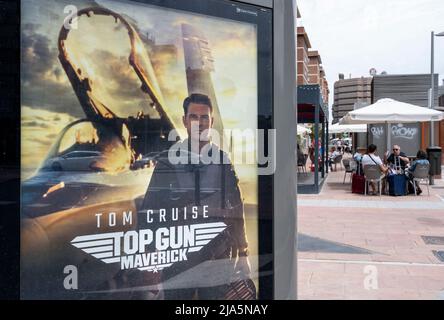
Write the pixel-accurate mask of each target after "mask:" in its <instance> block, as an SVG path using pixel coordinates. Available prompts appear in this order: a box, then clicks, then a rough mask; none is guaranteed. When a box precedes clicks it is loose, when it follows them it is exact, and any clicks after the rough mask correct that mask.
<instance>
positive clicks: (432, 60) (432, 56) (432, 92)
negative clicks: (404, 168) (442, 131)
mask: <svg viewBox="0 0 444 320" xmlns="http://www.w3.org/2000/svg"><path fill="white" fill-rule="evenodd" d="M430 49H431V50H430V51H431V52H430V76H431V77H430V78H431V82H432V83H431V89H430V102H429V107H430V108H431V109H433V107H434V104H435V99H434V98H435V76H434V73H435V70H434V69H435V32H434V31H432V39H431V48H430ZM434 126H435V124H434V123H433V121H430V140H429V143H430V146H431V147H433V146H434V145H435V128H434ZM434 184H435V182H434V179H433V175H430V176H429V185H434Z"/></svg>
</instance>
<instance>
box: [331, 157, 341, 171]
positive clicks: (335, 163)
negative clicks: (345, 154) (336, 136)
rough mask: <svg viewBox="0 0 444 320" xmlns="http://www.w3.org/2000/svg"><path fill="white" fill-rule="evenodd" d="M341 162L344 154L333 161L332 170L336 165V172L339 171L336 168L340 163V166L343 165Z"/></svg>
mask: <svg viewBox="0 0 444 320" xmlns="http://www.w3.org/2000/svg"><path fill="white" fill-rule="evenodd" d="M341 161H342V154H341V155H339V156H337V157H335V158H334V159H333V163H332V168H333V165H334V166H335V171H337V170H338V169H337V167H336V166H337V165H338V163H339V165H341ZM341 167H342V165H341Z"/></svg>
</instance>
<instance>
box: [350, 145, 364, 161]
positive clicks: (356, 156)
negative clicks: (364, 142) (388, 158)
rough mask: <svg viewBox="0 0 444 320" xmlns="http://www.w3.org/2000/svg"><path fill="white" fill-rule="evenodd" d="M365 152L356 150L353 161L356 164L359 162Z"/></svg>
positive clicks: (359, 149)
mask: <svg viewBox="0 0 444 320" xmlns="http://www.w3.org/2000/svg"><path fill="white" fill-rule="evenodd" d="M365 151H367V149H366V148H357V149H356V152H355V154H354V155H353V159H355V161H358V162H359V161H361V160H362V157H363V156H364V154H365Z"/></svg>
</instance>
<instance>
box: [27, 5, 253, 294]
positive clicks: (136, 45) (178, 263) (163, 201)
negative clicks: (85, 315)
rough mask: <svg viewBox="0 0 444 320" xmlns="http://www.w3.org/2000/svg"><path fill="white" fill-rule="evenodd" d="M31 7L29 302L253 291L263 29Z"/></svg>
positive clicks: (94, 8) (102, 9) (157, 8)
mask: <svg viewBox="0 0 444 320" xmlns="http://www.w3.org/2000/svg"><path fill="white" fill-rule="evenodd" d="M147 2H150V1H147ZM21 3H22V9H21V14H22V16H21V42H22V47H21V61H22V64H21V168H22V171H21V295H22V298H24V299H48V298H51V299H150V300H155V299H157V300H162V299H255V298H256V297H257V294H258V292H259V290H260V287H259V282H258V239H257V238H258V222H257V221H258V196H257V195H258V174H257V165H256V163H254V162H249V161H247V160H248V159H249V158H251V157H252V156H254V154H255V152H256V145H255V137H254V136H253V135H244V136H243V137H242V139H238V138H236V135H235V134H233V132H234V131H236V130H238V129H242V130H244V129H249V130H256V129H257V119H258V118H257V117H258V115H257V110H258V79H257V77H258V75H257V74H258V70H257V69H258V52H257V37H258V35H257V28H256V26H255V25H254V24H251V23H245V22H240V21H235V20H230V19H225V18H219V17H216V16H214V15H213V16H210V15H203V14H197V13H193V12H191V11H186V10H176V9H174V8H166V7H162V6H161V5H153V4H149V3H142V2H134V1H105V0H96V1H87V0H85V1H64V0H57V1H54V0H51V1H46V0H44V1H42V0H24V1H22V2H21ZM156 3H157V4H159V3H160V4H161V3H162V1H160V2H159V1H156ZM196 137H197V138H198V139H197V140H196V139H195V138H196ZM235 154H237V155H238V158H239V159H244V161H235V159H234V158H235V157H234V156H233V155H235ZM239 155H240V156H239Z"/></svg>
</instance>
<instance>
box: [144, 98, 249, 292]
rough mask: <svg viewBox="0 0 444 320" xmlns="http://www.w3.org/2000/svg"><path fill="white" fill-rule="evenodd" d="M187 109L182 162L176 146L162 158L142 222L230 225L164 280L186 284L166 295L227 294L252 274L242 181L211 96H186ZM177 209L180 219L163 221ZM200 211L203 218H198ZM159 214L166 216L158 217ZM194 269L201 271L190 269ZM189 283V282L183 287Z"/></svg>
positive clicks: (175, 266) (179, 147)
mask: <svg viewBox="0 0 444 320" xmlns="http://www.w3.org/2000/svg"><path fill="white" fill-rule="evenodd" d="M183 110H184V116H183V124H184V126H185V128H186V129H187V134H188V138H187V139H185V140H184V141H179V142H178V143H176V144H175V145H174V149H173V150H176V151H180V157H179V159H180V160H181V161H179V163H172V162H171V161H170V160H171V155H172V154H176V155H177V152H176V151H173V152H172V151H171V150H172V149H170V150H169V151H165V152H163V153H161V154H160V156H159V157H157V159H156V160H157V165H156V167H155V169H154V172H153V175H152V177H151V180H150V184H149V187H148V190H147V192H146V194H145V198H144V201H143V204H142V206H141V209H140V210H138V212H139V214H141V218H140V221H141V223H140V226H141V228H150V229H154V227H155V228H157V229H159V228H164V229H165V228H167V229H168V228H171V227H174V226H186V227H192V226H194V225H198V224H199V225H205V224H209V225H211V224H213V225H214V223H217V224H218V225H219V226H220V224H221V223H223V224H225V225H226V226H227V227H226V229H225V230H224V231H223V232H222V233H220V234H219V235H218V236H217V238H214V239H213V240H211V241H208V242H209V243H208V244H206V245H203V248H202V249H200V250H198V251H197V250H195V251H193V252H191V251H188V253H187V259H186V260H187V261H182V262H176V263H175V264H173V265H172V266H170V267H167V268H165V269H164V270H163V271H162V282H163V283H165V282H166V281H167V280H168V279H172V278H173V279H174V280H175V283H177V284H178V285H179V286H180V285H181V284H182V287H180V288H177V287H172V288H168V287H164V296H165V299H171V300H187V299H192V298H194V297H197V298H198V299H205V300H213V299H217V300H219V299H224V297H225V294H226V292H227V290H228V289H229V284H230V283H231V280H232V279H233V277H235V276H237V275H241V277H244V278H249V275H250V264H249V260H248V242H247V237H246V230H245V218H244V204H243V199H242V195H241V191H240V188H239V180H238V178H237V176H236V173H235V171H234V167H233V165H232V164H231V163H230V162H229V159H228V155H227V154H226V153H225V152H223V151H222V150H221V149H220V148H219V147H218V146H217V145H216V144H214V143H212V141H211V138H210V134H209V129H211V128H212V125H213V116H212V112H213V107H212V103H211V100H210V98H209V97H208V96H206V95H202V94H192V95H190V96H189V97H187V98H186V99H185V100H184V103H183ZM193 145H194V146H197V149H198V150H195V148H194V147H193ZM202 155H209V156H210V157H212V156H215V157H214V158H213V157H212V158H211V159H219V160H220V161H219V162H217V161H216V162H214V163H213V162H211V163H207V162H206V161H205V162H203V160H202V159H203V158H202ZM175 208H176V209H175ZM148 210H152V211H150V212H152V213H153V215H152V216H153V218H152V220H153V221H154V223H148V222H147V219H146V218H144V216H143V214H144V213H145V212H148ZM171 210H180V212H179V214H176V218H177V219H168V216H167V217H166V218H165V215H164V216H163V217H164V218H163V220H162V219H161V218H162V213H165V212H170V211H171ZM194 210H195V212H196V214H194ZM205 211H206V213H205ZM156 214H157V215H156ZM194 216H195V217H197V218H192V217H194ZM159 217H160V220H159V219H157V218H159ZM205 239H208V238H205ZM196 241H197V240H196ZM189 270H199V271H191V272H187V271H189ZM183 283H186V285H185V286H183ZM177 284H176V286H177Z"/></svg>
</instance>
